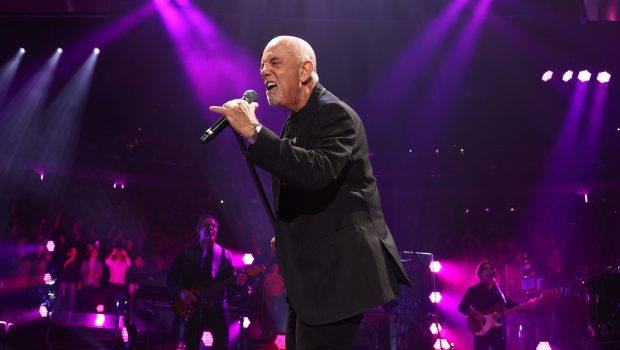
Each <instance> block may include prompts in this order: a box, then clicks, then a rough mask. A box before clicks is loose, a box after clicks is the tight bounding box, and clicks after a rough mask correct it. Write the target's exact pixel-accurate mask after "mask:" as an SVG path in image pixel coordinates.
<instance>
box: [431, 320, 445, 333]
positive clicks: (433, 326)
mask: <svg viewBox="0 0 620 350" xmlns="http://www.w3.org/2000/svg"><path fill="white" fill-rule="evenodd" d="M429 329H430V330H431V333H432V334H433V335H437V334H439V333H440V332H441V329H442V328H441V324H439V323H434V322H433V323H432V324H431V326H430V327H429Z"/></svg>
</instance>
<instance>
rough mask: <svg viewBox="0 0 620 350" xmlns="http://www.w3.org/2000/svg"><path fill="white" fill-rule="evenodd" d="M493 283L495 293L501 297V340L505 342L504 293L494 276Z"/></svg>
mask: <svg viewBox="0 0 620 350" xmlns="http://www.w3.org/2000/svg"><path fill="white" fill-rule="evenodd" d="M493 284H494V285H495V290H497V293H498V294H499V296H500V297H501V298H502V307H501V310H502V311H501V314H502V341H503V342H504V344H505V343H506V313H505V308H506V304H507V302H506V296H505V295H504V293H503V292H502V290H501V289H500V288H499V284H497V279H495V276H493Z"/></svg>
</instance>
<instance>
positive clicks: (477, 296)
mask: <svg viewBox="0 0 620 350" xmlns="http://www.w3.org/2000/svg"><path fill="white" fill-rule="evenodd" d="M502 292H503V293H504V296H505V297H506V307H514V306H517V304H516V303H515V302H514V301H512V299H510V297H508V296H507V295H506V293H505V292H504V291H502ZM502 303H503V300H502V297H501V296H500V294H499V292H498V291H497V287H495V286H493V287H491V289H489V288H488V287H487V286H485V285H484V284H482V283H478V284H476V285H474V286H471V287H469V288H468V289H467V292H466V293H465V296H463V300H461V303H460V304H459V311H460V312H462V313H464V314H465V315H467V314H468V313H469V307H470V306H472V307H473V308H474V309H476V310H478V311H480V312H482V313H484V311H487V310H489V309H491V308H493V307H494V306H496V305H498V304H502Z"/></svg>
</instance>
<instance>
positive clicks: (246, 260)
mask: <svg viewBox="0 0 620 350" xmlns="http://www.w3.org/2000/svg"><path fill="white" fill-rule="evenodd" d="M241 260H243V263H244V264H246V265H252V263H253V262H254V256H252V254H243V258H241Z"/></svg>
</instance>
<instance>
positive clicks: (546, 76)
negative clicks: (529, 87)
mask: <svg viewBox="0 0 620 350" xmlns="http://www.w3.org/2000/svg"><path fill="white" fill-rule="evenodd" d="M551 78H553V72H552V71H550V70H548V71H546V72H545V73H543V75H542V81H544V82H548V81H549V80H551Z"/></svg>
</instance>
